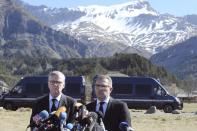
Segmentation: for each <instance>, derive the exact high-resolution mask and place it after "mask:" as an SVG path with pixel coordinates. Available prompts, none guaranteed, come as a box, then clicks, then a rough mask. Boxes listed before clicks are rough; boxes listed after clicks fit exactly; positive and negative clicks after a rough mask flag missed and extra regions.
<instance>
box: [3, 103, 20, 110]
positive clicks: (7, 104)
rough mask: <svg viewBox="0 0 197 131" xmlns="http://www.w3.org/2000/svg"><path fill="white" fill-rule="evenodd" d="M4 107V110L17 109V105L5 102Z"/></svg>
mask: <svg viewBox="0 0 197 131" xmlns="http://www.w3.org/2000/svg"><path fill="white" fill-rule="evenodd" d="M4 108H5V109H6V110H14V111H16V110H17V107H15V106H14V105H13V104H12V103H6V104H5V105H4Z"/></svg>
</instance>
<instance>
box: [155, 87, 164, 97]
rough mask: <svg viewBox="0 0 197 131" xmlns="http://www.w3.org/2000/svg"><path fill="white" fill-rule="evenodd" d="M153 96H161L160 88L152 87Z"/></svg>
mask: <svg viewBox="0 0 197 131" xmlns="http://www.w3.org/2000/svg"><path fill="white" fill-rule="evenodd" d="M154 94H156V95H158V96H161V95H162V90H161V88H160V87H154Z"/></svg>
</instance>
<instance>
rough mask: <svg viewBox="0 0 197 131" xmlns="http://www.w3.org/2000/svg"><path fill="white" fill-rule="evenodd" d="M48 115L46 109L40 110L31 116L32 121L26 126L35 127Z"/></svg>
mask: <svg viewBox="0 0 197 131" xmlns="http://www.w3.org/2000/svg"><path fill="white" fill-rule="evenodd" d="M48 117H49V113H48V112H47V111H46V110H43V111H41V112H40V113H39V114H36V115H35V116H34V117H33V123H30V124H29V125H28V126H27V128H29V127H32V128H33V127H37V126H39V125H40V124H41V122H42V121H43V120H45V119H47V118H48Z"/></svg>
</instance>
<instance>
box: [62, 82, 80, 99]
mask: <svg viewBox="0 0 197 131" xmlns="http://www.w3.org/2000/svg"><path fill="white" fill-rule="evenodd" d="M79 87H80V88H81V84H75V83H67V84H66V87H65V90H64V91H63V92H64V94H67V95H70V96H78V95H80V93H81V91H80V88H79Z"/></svg>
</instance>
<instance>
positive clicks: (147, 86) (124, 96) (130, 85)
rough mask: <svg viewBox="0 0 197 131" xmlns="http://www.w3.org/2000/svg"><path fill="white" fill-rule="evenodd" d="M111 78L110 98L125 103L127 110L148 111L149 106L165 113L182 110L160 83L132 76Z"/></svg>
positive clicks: (180, 105) (179, 102)
mask: <svg viewBox="0 0 197 131" xmlns="http://www.w3.org/2000/svg"><path fill="white" fill-rule="evenodd" d="M95 77H96V76H95ZM111 78H112V82H113V90H112V93H111V96H112V97H113V98H115V99H119V100H122V101H125V102H126V103H127V105H128V107H129V108H132V109H148V108H150V107H151V106H156V107H157V108H158V109H163V110H164V112H166V113H170V112H172V111H173V110H175V109H182V108H183V103H182V102H181V101H180V100H179V98H177V97H175V96H172V95H170V94H169V93H168V92H167V90H166V89H165V88H164V87H163V86H162V85H161V84H160V82H159V81H158V80H156V79H154V78H151V77H132V76H131V77H111ZM94 79H95V78H94ZM94 81H95V80H93V83H94ZM94 88H95V87H94V84H93V92H92V96H93V98H94V97H95V91H94V90H95V89H94Z"/></svg>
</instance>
